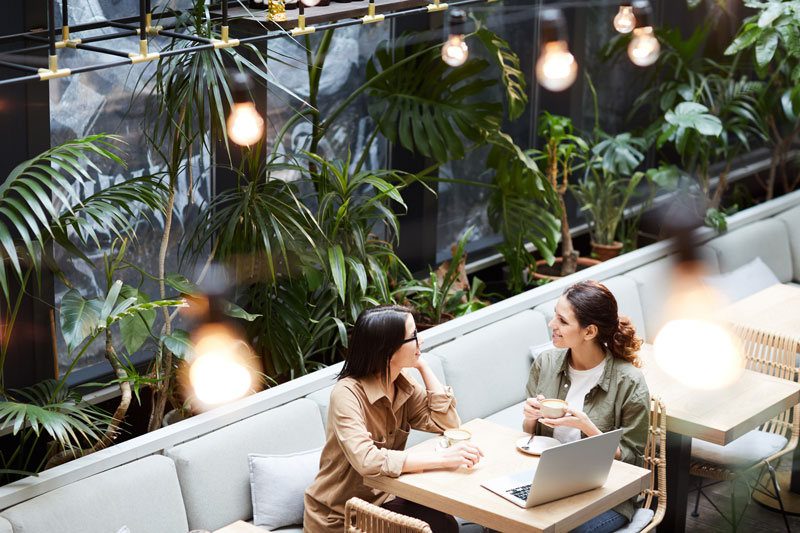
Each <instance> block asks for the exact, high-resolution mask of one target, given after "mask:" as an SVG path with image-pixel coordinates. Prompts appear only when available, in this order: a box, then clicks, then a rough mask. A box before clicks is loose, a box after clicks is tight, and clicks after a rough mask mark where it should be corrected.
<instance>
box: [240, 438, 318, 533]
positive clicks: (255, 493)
mask: <svg viewBox="0 0 800 533" xmlns="http://www.w3.org/2000/svg"><path fill="white" fill-rule="evenodd" d="M321 454H322V448H317V449H316V450H309V451H306V452H300V453H293V454H289V455H262V454H256V453H251V454H249V455H248V456H247V459H248V462H249V464H250V491H251V494H252V500H253V523H254V524H255V525H257V526H263V527H265V528H267V529H276V528H279V527H283V526H290V525H296V524H302V523H303V498H304V495H305V492H306V488H308V486H309V485H311V483H312V482H313V481H314V478H315V477H316V476H317V473H318V472H319V458H320V455H321Z"/></svg>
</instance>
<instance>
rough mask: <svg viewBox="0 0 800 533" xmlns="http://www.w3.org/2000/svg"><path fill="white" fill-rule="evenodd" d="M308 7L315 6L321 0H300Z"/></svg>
mask: <svg viewBox="0 0 800 533" xmlns="http://www.w3.org/2000/svg"><path fill="white" fill-rule="evenodd" d="M300 2H302V3H303V5H304V6H306V7H314V6H315V5H317V4H319V3H320V0H300Z"/></svg>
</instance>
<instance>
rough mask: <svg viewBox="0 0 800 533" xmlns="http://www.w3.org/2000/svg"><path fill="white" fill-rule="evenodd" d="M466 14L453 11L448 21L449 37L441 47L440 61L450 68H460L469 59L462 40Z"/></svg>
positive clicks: (465, 45) (465, 44)
mask: <svg viewBox="0 0 800 533" xmlns="http://www.w3.org/2000/svg"><path fill="white" fill-rule="evenodd" d="M466 23H467V14H466V13H465V12H464V11H463V10H461V9H454V10H453V11H452V12H451V13H450V17H449V19H448V26H449V31H448V33H449V36H448V37H447V41H445V43H444V45H443V46H442V61H444V62H445V63H447V64H448V65H450V66H451V67H460V66H461V65H463V64H464V63H466V61H467V58H468V57H469V47H468V46H467V42H466V41H465V40H464V24H466Z"/></svg>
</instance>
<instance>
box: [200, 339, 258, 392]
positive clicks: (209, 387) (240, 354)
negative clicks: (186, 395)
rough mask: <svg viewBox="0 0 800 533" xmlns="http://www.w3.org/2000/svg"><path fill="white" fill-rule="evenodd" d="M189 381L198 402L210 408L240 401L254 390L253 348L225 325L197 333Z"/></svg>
mask: <svg viewBox="0 0 800 533" xmlns="http://www.w3.org/2000/svg"><path fill="white" fill-rule="evenodd" d="M195 337H196V338H197V341H196V342H195V358H194V360H193V361H192V363H191V367H190V368H189V382H190V383H191V385H192V388H193V389H194V394H195V396H196V397H197V399H198V400H200V401H201V402H204V403H206V404H209V405H213V404H219V403H225V402H230V401H233V400H236V399H239V398H241V397H242V396H244V395H245V394H247V393H248V392H249V391H250V390H251V388H252V381H253V380H252V376H251V372H250V370H249V368H248V366H247V359H248V358H249V357H250V356H251V355H250V354H251V352H250V348H249V346H247V343H245V342H244V341H243V340H241V339H239V338H237V337H236V336H234V335H233V334H232V333H231V332H230V330H229V329H228V328H227V327H226V326H224V325H222V324H207V325H205V326H203V327H201V328H200V329H199V330H198V331H197V333H196V334H195Z"/></svg>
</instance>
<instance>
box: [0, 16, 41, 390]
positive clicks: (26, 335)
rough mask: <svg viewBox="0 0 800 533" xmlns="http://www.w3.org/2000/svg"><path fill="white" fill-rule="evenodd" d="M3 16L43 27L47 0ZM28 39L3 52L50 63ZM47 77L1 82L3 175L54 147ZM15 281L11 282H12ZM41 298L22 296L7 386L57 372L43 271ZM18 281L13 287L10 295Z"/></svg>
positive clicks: (0, 71) (15, 28)
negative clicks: (27, 45) (29, 49)
mask: <svg viewBox="0 0 800 533" xmlns="http://www.w3.org/2000/svg"><path fill="white" fill-rule="evenodd" d="M2 14H3V16H2V17H0V36H6V35H14V34H18V33H21V32H24V31H28V30H32V29H36V28H45V27H46V26H47V10H46V9H45V5H44V2H34V1H30V0H28V1H26V0H3V8H2ZM23 45H24V41H20V40H17V41H3V42H0V53H2V54H3V56H4V58H5V59H7V60H9V61H13V62H15V63H24V64H40V65H41V66H45V65H46V52H45V51H37V52H34V53H29V54H25V53H23V52H20V47H21V46H23ZM20 74H24V73H22V72H21V71H17V70H11V69H7V68H0V79H8V78H9V77H12V76H18V75H20ZM48 97H49V88H48V83H47V82H29V83H26V84H14V85H2V86H0V127H1V128H2V132H3V133H2V139H3V142H0V180H3V179H5V177H6V176H7V175H8V174H9V172H11V170H12V169H13V168H14V167H16V166H17V165H18V164H19V163H21V162H23V161H25V160H27V159H30V158H31V157H33V156H34V155H36V154H38V153H41V152H42V151H44V150H47V149H48V148H49V147H50V110H49V104H48ZM12 285H13V284H12ZM31 292H34V293H36V294H37V295H38V298H31V297H28V296H25V297H23V300H22V305H21V307H20V310H19V313H18V315H17V318H16V322H15V324H14V328H13V330H12V331H11V342H10V347H9V353H8V355H7V357H6V361H5V365H4V367H3V385H4V386H5V387H6V388H13V387H20V386H24V385H29V384H31V383H33V382H35V381H38V380H41V379H44V378H47V377H51V376H53V372H54V370H53V368H54V365H53V355H52V354H53V352H52V343H51V333H50V306H49V305H47V303H44V302H52V300H53V283H52V276H48V275H46V274H43V276H42V279H41V287H40V288H39V287H37V282H36V281H35V280H34V277H33V276H32V277H31V281H30V282H29V284H28V290H27V293H28V294H30V293H31ZM18 293H19V286H18V284H17V285H16V286H13V287H12V301H13V300H14V299H15V298H16V295H17V294H18ZM0 318H1V319H2V322H3V323H7V321H8V316H7V309H6V306H5V305H2V306H0Z"/></svg>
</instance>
